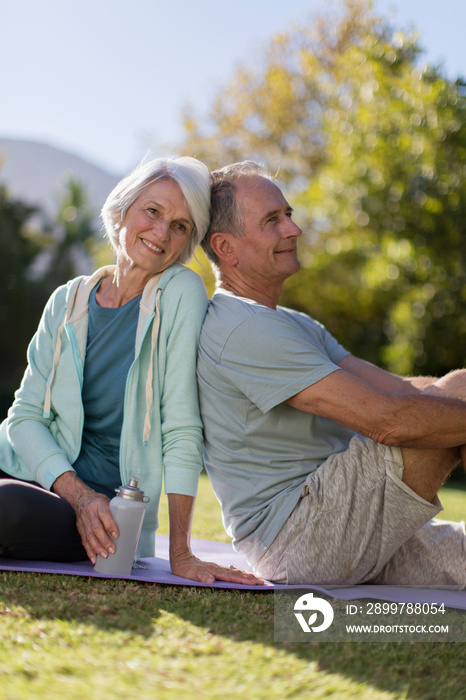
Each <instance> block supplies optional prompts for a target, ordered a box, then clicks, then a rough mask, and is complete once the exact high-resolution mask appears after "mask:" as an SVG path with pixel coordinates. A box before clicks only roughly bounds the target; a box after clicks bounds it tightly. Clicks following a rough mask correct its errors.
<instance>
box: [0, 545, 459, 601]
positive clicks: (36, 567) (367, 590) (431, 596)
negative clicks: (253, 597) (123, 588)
mask: <svg viewBox="0 0 466 700" xmlns="http://www.w3.org/2000/svg"><path fill="white" fill-rule="evenodd" d="M191 544H192V549H193V552H194V554H196V556H198V557H200V558H201V559H204V560H205V561H214V562H216V563H217V564H223V565H224V566H229V565H230V564H233V565H234V566H235V567H237V568H238V569H243V570H245V571H251V567H250V566H249V565H248V563H247V561H246V559H245V558H244V557H243V556H241V554H238V553H237V552H235V551H234V550H233V548H232V546H231V544H229V543H226V542H215V541H212V540H192V543H191ZM0 571H32V572H36V573H46V574H68V575H71V576H93V577H96V578H125V579H129V580H131V581H142V582H149V583H163V584H170V585H177V586H204V587H209V588H238V589H242V590H254V591H274V590H288V589H290V590H291V589H306V590H307V589H308V590H313V591H320V593H324V594H326V595H328V596H331V597H333V598H338V599H340V600H355V599H359V598H374V599H376V600H385V601H393V602H405V603H437V604H439V605H440V604H441V603H443V604H444V605H445V606H447V607H451V608H459V609H462V610H466V591H464V590H463V591H458V590H452V589H447V590H446V589H437V588H415V587H408V586H374V585H361V586H351V587H330V588H329V587H323V586H302V585H300V586H285V585H281V584H273V583H271V582H268V581H267V582H265V584H264V585H261V586H248V585H241V584H237V583H228V582H226V581H216V582H215V583H212V584H210V583H209V584H206V583H198V582H197V581H191V580H190V579H186V578H180V577H179V576H174V575H173V574H172V572H171V570H170V564H169V561H168V536H167V535H157V537H156V556H155V557H148V558H145V559H140V560H139V562H138V566H137V568H134V569H133V571H132V573H131V575H129V576H121V577H119V576H103V575H102V574H98V573H96V572H95V571H94V569H93V567H92V564H91V563H90V561H83V562H72V563H67V564H62V563H59V562H50V561H29V560H28V561H26V560H20V559H7V558H5V557H1V556H0Z"/></svg>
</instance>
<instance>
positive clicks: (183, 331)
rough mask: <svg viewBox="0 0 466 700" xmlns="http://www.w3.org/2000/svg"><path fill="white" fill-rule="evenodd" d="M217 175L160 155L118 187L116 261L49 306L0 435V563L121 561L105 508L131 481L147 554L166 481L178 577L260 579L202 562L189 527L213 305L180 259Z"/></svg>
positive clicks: (113, 216)
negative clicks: (204, 329) (140, 507)
mask: <svg viewBox="0 0 466 700" xmlns="http://www.w3.org/2000/svg"><path fill="white" fill-rule="evenodd" d="M209 214H210V185H209V172H208V170H207V168H206V167H205V165H204V164H202V163H201V162H200V161H198V160H196V159H194V158H187V157H181V158H172V159H156V160H152V161H149V162H146V163H143V164H141V165H139V166H138V167H137V168H136V169H135V170H134V171H132V172H131V173H130V174H129V175H127V176H126V177H125V178H123V180H121V181H120V182H119V183H118V185H117V186H116V187H115V189H114V190H113V191H112V192H111V194H110V195H109V197H108V199H107V201H106V202H105V204H104V207H103V209H102V218H103V221H104V226H105V231H106V234H107V236H108V238H109V239H110V242H111V243H112V245H113V247H114V249H115V252H116V264H115V265H113V266H108V267H104V268H102V269H100V270H97V272H95V273H94V274H93V275H92V276H91V277H78V278H76V279H74V280H71V281H70V282H68V284H66V285H64V286H62V287H59V288H58V289H57V290H56V291H55V292H54V293H53V294H52V296H51V298H50V299H49V301H48V303H47V305H46V308H45V310H44V313H43V316H42V319H41V322H40V325H39V328H38V330H37V332H36V334H35V336H34V338H33V339H32V342H31V344H30V346H29V350H28V366H27V369H26V372H25V375H24V378H23V381H22V384H21V387H20V389H19V390H18V391H17V392H16V396H15V401H14V403H13V406H12V407H11V409H10V411H9V413H8V418H7V419H6V420H5V421H4V422H3V423H2V425H1V427H0V469H1V472H0V477H1V479H0V554H3V555H4V556H9V557H14V558H32V559H47V560H54V561H77V560H82V559H84V558H85V557H86V555H87V556H88V557H89V559H90V560H91V562H92V563H95V561H96V558H97V555H100V556H102V557H104V558H106V557H107V556H109V555H110V554H112V553H113V552H114V551H115V544H114V542H113V540H112V539H111V537H110V535H111V536H112V537H115V538H116V545H117V546H118V539H117V538H118V534H119V533H118V528H117V525H116V523H115V522H114V520H113V517H112V514H111V511H110V508H109V500H110V498H112V496H113V495H114V490H115V489H116V488H117V487H118V486H119V485H120V484H122V483H127V482H128V480H129V477H130V476H135V477H136V478H138V480H139V485H140V487H141V488H142V489H143V490H144V491H145V493H146V495H147V496H149V498H150V503H149V504H148V505H147V506H146V516H145V520H144V526H143V530H142V533H141V537H140V541H139V546H138V553H137V556H153V555H154V540H155V532H156V529H157V526H158V519H157V512H158V504H159V498H160V493H161V489H162V477H163V480H164V488H165V492H166V493H167V495H168V502H169V518H170V563H171V568H172V571H173V573H175V574H177V575H179V576H183V577H186V578H190V579H194V580H198V581H203V582H208V583H210V582H213V581H214V580H215V579H222V580H228V581H234V582H238V583H254V582H255V581H256V579H255V577H253V576H252V575H250V574H246V573H244V572H240V571H238V570H235V569H231V568H230V569H228V568H226V567H221V566H218V565H216V564H213V563H206V562H202V561H200V560H199V559H197V558H196V557H194V555H193V554H192V552H191V549H190V527H191V519H192V514H193V508H194V500H195V495H196V492H197V484H198V478H199V472H200V470H201V467H202V457H201V454H202V451H201V446H202V424H201V420H200V417H199V409H198V398H197V387H196V355H197V344H198V338H199V333H200V328H201V325H202V322H203V319H204V315H205V311H206V308H207V295H206V292H205V288H204V285H203V282H202V280H201V279H200V278H199V277H198V276H197V275H196V274H195V273H194V272H192V271H191V270H189V269H188V268H186V267H184V266H183V264H182V263H185V262H187V261H188V260H189V259H190V257H191V256H192V254H193V252H194V250H195V248H196V246H197V245H198V243H199V242H200V241H201V240H202V238H203V236H204V234H205V231H206V230H207V226H208V223H209Z"/></svg>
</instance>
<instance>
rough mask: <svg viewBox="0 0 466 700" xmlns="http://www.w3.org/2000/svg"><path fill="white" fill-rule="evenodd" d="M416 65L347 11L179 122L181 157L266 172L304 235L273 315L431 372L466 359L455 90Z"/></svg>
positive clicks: (416, 57)
mask: <svg viewBox="0 0 466 700" xmlns="http://www.w3.org/2000/svg"><path fill="white" fill-rule="evenodd" d="M420 57H421V52H420V49H419V46H418V43H417V40H416V37H414V36H412V35H408V34H406V33H404V32H403V31H401V30H398V29H394V28H392V27H390V26H389V25H388V23H387V22H386V21H385V20H384V19H382V18H381V17H379V16H377V15H376V13H375V12H374V10H373V9H372V5H371V3H370V2H367V0H347V1H346V2H344V3H343V9H342V12H341V14H340V15H337V16H335V15H328V14H325V15H324V14H323V15H322V16H321V17H316V18H315V19H314V20H313V22H312V24H311V25H310V26H308V27H304V28H301V29H298V30H293V31H291V32H289V33H288V34H282V35H280V36H278V37H276V38H275V39H274V41H273V42H272V43H271V45H270V47H269V48H268V49H267V51H265V53H264V55H263V57H262V61H258V62H257V65H256V67H255V68H254V69H253V68H245V67H243V68H241V69H239V70H238V71H237V73H236V74H235V76H234V77H233V79H232V80H231V82H230V83H229V84H228V85H226V87H225V88H224V89H223V90H222V91H221V92H220V94H219V95H218V97H217V99H216V101H215V104H214V105H213V108H212V111H211V113H210V115H209V117H208V118H207V119H204V120H202V122H199V123H198V122H196V119H195V118H194V117H193V116H192V113H191V114H190V116H189V118H188V117H186V118H185V127H186V143H185V150H186V152H195V153H196V154H197V155H198V156H199V157H201V158H204V159H205V160H206V162H208V163H209V164H210V165H211V167H219V166H221V165H223V164H225V163H227V162H232V161H235V160H243V159H255V160H258V161H261V162H263V163H264V164H265V165H266V166H267V167H268V168H269V170H270V171H271V172H277V170H278V177H279V181H280V182H281V184H282V185H283V186H284V188H285V190H286V193H287V195H288V198H289V199H290V201H291V202H292V204H293V206H294V209H295V219H296V220H297V221H298V223H299V224H300V225H301V226H302V228H303V231H304V233H303V236H302V238H301V243H300V258H301V261H302V270H301V273H300V274H299V275H298V276H295V277H294V278H291V279H290V280H289V281H288V282H287V284H286V286H285V288H284V294H283V297H282V300H281V301H282V303H284V304H286V305H290V306H294V307H295V308H298V309H301V310H304V311H307V312H308V313H310V314H311V315H313V316H314V317H316V318H317V319H319V320H321V321H322V322H324V323H325V325H326V326H327V327H328V329H329V330H330V331H331V332H332V333H333V334H334V335H335V336H336V337H337V338H338V339H339V340H340V341H341V342H343V344H344V345H345V346H346V347H347V348H348V349H349V350H351V351H352V352H353V353H355V354H357V355H358V356H361V357H365V358H366V359H368V360H370V361H373V362H375V363H377V364H379V365H382V366H385V367H386V368H388V369H390V370H391V371H394V372H398V373H401V374H410V373H415V374H419V373H431V374H434V375H440V374H443V373H445V372H447V371H449V370H450V369H452V368H455V367H462V366H463V365H464V347H465V346H466V246H465V223H464V222H465V214H466V180H465V163H466V158H465V156H466V124H465V99H464V96H465V93H464V84H463V83H462V81H460V80H458V81H456V82H452V81H450V80H447V79H446V78H445V77H444V76H443V75H442V74H441V72H440V71H439V70H437V69H434V68H432V67H428V66H424V67H423V66H422V65H421V64H420ZM201 124H202V125H201Z"/></svg>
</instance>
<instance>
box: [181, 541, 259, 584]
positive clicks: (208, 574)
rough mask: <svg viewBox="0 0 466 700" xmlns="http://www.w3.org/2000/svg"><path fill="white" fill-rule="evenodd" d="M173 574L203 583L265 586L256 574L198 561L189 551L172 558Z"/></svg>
mask: <svg viewBox="0 0 466 700" xmlns="http://www.w3.org/2000/svg"><path fill="white" fill-rule="evenodd" d="M170 564H171V569H172V573H173V574H175V576H182V577H183V578H189V579H191V580H193V581H200V582H201V583H214V581H229V582H230V583H242V584H245V585H247V586H257V585H261V584H263V583H264V582H263V580H262V579H260V578H257V576H254V574H251V573H248V572H246V571H241V570H240V569H236V568H234V567H230V568H228V567H226V566H220V564H215V563H214V562H207V561H202V560H201V559H198V558H197V557H195V556H194V554H192V552H190V551H189V550H187V551H186V552H184V553H183V554H177V555H176V556H173V557H170Z"/></svg>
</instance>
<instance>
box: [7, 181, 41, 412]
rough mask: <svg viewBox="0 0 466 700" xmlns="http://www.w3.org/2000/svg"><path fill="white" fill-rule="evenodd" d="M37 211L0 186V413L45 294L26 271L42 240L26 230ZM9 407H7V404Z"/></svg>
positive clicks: (23, 359)
mask: <svg viewBox="0 0 466 700" xmlns="http://www.w3.org/2000/svg"><path fill="white" fill-rule="evenodd" d="M37 211H38V210H37V208H36V207H32V206H29V205H28V204H25V203H24V202H21V201H20V200H17V199H12V198H10V197H9V195H8V191H7V189H6V188H5V187H4V186H2V185H0V338H1V341H0V410H1V411H2V413H4V411H5V410H6V408H7V407H8V405H9V403H10V402H11V394H12V392H13V391H14V389H16V387H17V385H18V383H19V380H20V379H21V375H22V373H23V370H24V367H25V362H26V347H27V344H28V342H29V340H30V338H31V320H32V323H34V324H35V325H37V322H38V320H39V317H40V313H41V310H42V306H43V304H44V302H45V296H46V295H45V293H44V291H43V289H42V288H41V285H40V284H39V283H38V282H36V281H34V280H33V279H31V277H30V274H29V271H30V267H31V265H32V263H33V262H34V260H35V259H36V256H37V254H38V253H39V251H40V249H41V238H40V235H37V232H35V231H34V229H31V228H30V227H29V225H28V224H29V222H30V220H31V217H32V216H33V215H34V214H36V213H37ZM7 404H8V405H7Z"/></svg>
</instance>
